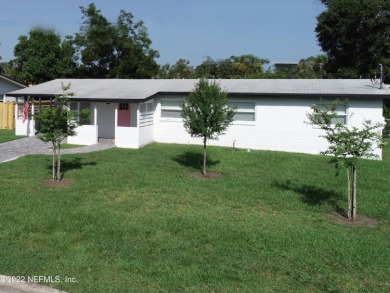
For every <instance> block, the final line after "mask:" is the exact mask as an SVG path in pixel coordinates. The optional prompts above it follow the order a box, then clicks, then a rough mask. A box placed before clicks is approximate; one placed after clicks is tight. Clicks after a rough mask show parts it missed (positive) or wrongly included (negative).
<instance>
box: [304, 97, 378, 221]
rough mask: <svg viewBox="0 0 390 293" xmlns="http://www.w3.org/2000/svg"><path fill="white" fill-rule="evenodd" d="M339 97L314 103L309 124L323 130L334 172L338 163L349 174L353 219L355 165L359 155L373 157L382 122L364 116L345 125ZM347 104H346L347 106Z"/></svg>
mask: <svg viewBox="0 0 390 293" xmlns="http://www.w3.org/2000/svg"><path fill="white" fill-rule="evenodd" d="M338 106H339V101H338V100H335V101H334V102H333V103H331V104H325V103H323V104H321V105H313V106H312V107H311V108H312V110H313V111H312V112H311V113H308V114H307V116H308V119H309V121H310V123H311V124H314V125H317V126H319V128H321V129H322V130H323V131H324V134H323V135H321V136H322V137H324V138H325V139H326V140H327V141H328V143H329V146H328V149H327V150H326V151H323V152H322V154H324V155H332V156H333V158H332V159H331V162H332V163H334V164H335V167H336V170H337V173H336V174H337V175H338V173H339V169H340V167H345V168H346V170H347V178H348V192H347V194H348V213H347V215H348V219H349V220H352V221H355V220H356V215H357V166H358V162H359V160H360V159H374V158H377V157H378V156H377V155H376V154H375V153H374V148H375V147H382V146H383V145H384V142H383V139H382V133H381V130H382V128H383V124H381V123H376V124H373V123H372V122H371V121H370V120H364V121H363V125H362V127H361V128H357V127H348V126H346V125H344V123H340V122H338V121H337V107H338ZM347 106H348V105H347V104H346V107H347Z"/></svg>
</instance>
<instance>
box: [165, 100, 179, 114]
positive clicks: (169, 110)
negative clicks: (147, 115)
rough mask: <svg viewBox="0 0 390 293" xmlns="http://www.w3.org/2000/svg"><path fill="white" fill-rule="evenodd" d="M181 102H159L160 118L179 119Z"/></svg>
mask: <svg viewBox="0 0 390 293" xmlns="http://www.w3.org/2000/svg"><path fill="white" fill-rule="evenodd" d="M180 103H181V100H161V118H181V116H180V115H181V107H180Z"/></svg>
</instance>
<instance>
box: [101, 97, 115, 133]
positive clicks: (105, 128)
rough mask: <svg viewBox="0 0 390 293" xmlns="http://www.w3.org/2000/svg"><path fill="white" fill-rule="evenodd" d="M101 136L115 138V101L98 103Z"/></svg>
mask: <svg viewBox="0 0 390 293" xmlns="http://www.w3.org/2000/svg"><path fill="white" fill-rule="evenodd" d="M97 113H98V115H97V125H98V136H99V138H109V139H114V138H115V103H97Z"/></svg>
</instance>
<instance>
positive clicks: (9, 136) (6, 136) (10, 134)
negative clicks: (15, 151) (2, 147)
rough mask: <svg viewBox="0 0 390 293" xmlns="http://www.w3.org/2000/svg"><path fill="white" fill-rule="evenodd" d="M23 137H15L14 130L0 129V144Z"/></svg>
mask: <svg viewBox="0 0 390 293" xmlns="http://www.w3.org/2000/svg"><path fill="white" fill-rule="evenodd" d="M22 137H24V136H20V135H15V130H6V129H0V143H2V142H6V141H10V140H15V139H19V138H22Z"/></svg>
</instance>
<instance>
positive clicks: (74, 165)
mask: <svg viewBox="0 0 390 293" xmlns="http://www.w3.org/2000/svg"><path fill="white" fill-rule="evenodd" d="M84 166H96V162H83V161H82V158H81V157H75V158H72V159H61V179H62V178H64V174H65V173H66V172H67V171H70V170H79V169H82V168H83V167H84ZM52 168H53V166H52V165H51V161H50V165H49V166H47V169H48V170H50V171H51V170H52Z"/></svg>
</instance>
